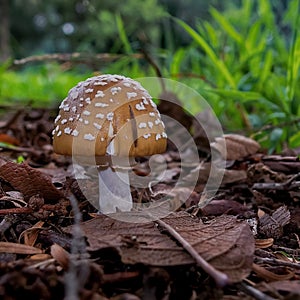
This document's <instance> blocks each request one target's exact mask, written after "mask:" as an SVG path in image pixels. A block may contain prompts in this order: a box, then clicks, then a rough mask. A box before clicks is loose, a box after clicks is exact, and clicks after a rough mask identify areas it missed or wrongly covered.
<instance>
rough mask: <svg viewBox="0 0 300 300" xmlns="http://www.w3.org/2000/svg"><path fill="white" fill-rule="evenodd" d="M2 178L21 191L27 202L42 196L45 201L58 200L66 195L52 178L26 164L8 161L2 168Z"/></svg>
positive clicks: (0, 171)
mask: <svg viewBox="0 0 300 300" xmlns="http://www.w3.org/2000/svg"><path fill="white" fill-rule="evenodd" d="M0 178H2V179H3V180H4V181H6V182H8V183H9V184H10V185H11V186H12V187H14V188H15V189H16V190H18V191H20V192H21V193H22V194H23V195H24V197H25V199H26V200H28V199H29V198H30V197H31V196H35V195H38V194H39V195H41V196H42V197H43V198H44V199H45V200H56V201H57V200H58V199H59V198H63V197H64V195H63V193H62V192H61V191H59V190H57V189H56V188H55V186H54V185H53V184H52V182H51V179H50V177H48V176H47V175H45V174H43V173H42V172H40V171H39V170H37V169H34V168H32V167H30V166H28V165H27V164H25V163H22V164H17V163H14V162H11V161H8V162H7V163H5V164H4V165H2V166H1V168H0Z"/></svg>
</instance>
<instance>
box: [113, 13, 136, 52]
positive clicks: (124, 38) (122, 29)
mask: <svg viewBox="0 0 300 300" xmlns="http://www.w3.org/2000/svg"><path fill="white" fill-rule="evenodd" d="M116 24H117V28H118V32H119V36H120V40H121V41H122V43H123V45H124V48H125V52H126V53H127V54H131V53H133V51H132V48H131V45H130V42H129V40H128V37H127V34H126V32H125V27H124V23H123V20H122V18H121V16H120V15H119V14H116Z"/></svg>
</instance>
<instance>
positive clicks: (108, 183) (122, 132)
mask: <svg viewBox="0 0 300 300" xmlns="http://www.w3.org/2000/svg"><path fill="white" fill-rule="evenodd" d="M59 109H60V110H59V113H58V115H57V117H56V119H55V128H54V130H53V149H54V152H56V153H58V154H63V155H69V156H76V157H81V158H83V159H85V158H86V159H87V160H89V161H91V160H92V161H95V163H96V165H97V169H98V178H99V210H100V212H102V213H105V214H106V213H113V212H116V210H121V211H129V210H131V208H132V205H133V201H132V196H131V192H130V182H129V175H128V167H129V162H128V158H133V157H137V156H150V155H153V154H157V153H162V152H164V151H165V150H166V145H167V135H166V132H165V126H164V124H163V122H162V120H161V116H160V114H159V112H158V110H157V107H156V104H155V103H154V102H153V100H152V98H151V96H150V95H149V93H148V92H147V90H146V89H144V88H143V87H142V86H141V84H140V83H139V82H137V81H135V80H133V79H131V78H128V77H124V76H120V75H109V74H108V75H100V76H95V77H91V78H88V79H87V80H85V81H83V82H80V83H78V84H77V85H76V86H75V87H73V88H72V89H71V90H70V91H69V93H68V96H67V97H66V98H65V99H64V100H63V101H62V103H61V105H60V107H59ZM124 165H125V166H124Z"/></svg>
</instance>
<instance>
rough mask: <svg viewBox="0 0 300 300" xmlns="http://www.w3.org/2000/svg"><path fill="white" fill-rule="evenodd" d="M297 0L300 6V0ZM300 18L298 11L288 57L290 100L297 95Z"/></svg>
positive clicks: (299, 65)
mask: <svg viewBox="0 0 300 300" xmlns="http://www.w3.org/2000/svg"><path fill="white" fill-rule="evenodd" d="M297 2H298V7H299V0H298V1H297ZM298 10H299V9H298ZM299 20H300V17H299V13H298V14H297V16H296V19H295V24H294V33H293V40H292V46H291V50H290V54H289V57H288V67H287V97H288V100H289V101H290V102H291V101H292V100H293V98H294V95H295V90H296V86H297V81H298V74H299V67H300V35H299V29H298V26H299V25H300V22H299Z"/></svg>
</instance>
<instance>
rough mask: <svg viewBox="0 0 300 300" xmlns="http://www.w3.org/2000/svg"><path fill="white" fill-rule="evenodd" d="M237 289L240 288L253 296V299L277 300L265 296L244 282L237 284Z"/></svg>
mask: <svg viewBox="0 0 300 300" xmlns="http://www.w3.org/2000/svg"><path fill="white" fill-rule="evenodd" d="M236 287H237V288H239V289H240V290H241V291H243V292H244V293H246V294H248V295H250V296H252V297H253V298H255V299H257V300H275V298H273V297H270V296H268V295H266V294H264V293H263V292H261V291H260V290H258V289H256V288H254V287H252V286H250V285H247V284H245V283H244V282H241V283H237V284H236Z"/></svg>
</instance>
